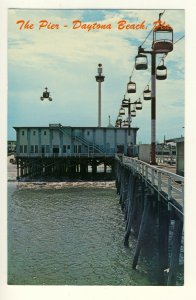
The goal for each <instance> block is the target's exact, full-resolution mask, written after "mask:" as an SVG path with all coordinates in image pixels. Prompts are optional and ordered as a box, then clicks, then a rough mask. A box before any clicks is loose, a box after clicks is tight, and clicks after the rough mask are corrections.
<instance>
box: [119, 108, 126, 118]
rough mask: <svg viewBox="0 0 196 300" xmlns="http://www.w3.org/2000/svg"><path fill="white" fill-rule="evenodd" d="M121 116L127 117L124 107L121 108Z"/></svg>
mask: <svg viewBox="0 0 196 300" xmlns="http://www.w3.org/2000/svg"><path fill="white" fill-rule="evenodd" d="M119 115H120V116H124V115H125V109H124V108H123V107H122V106H121V108H120V111H119Z"/></svg>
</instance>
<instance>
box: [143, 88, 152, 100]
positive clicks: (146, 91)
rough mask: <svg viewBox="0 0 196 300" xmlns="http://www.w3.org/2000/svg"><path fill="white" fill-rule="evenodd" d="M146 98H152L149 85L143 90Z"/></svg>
mask: <svg viewBox="0 0 196 300" xmlns="http://www.w3.org/2000/svg"><path fill="white" fill-rule="evenodd" d="M143 97H144V100H151V90H150V89H149V85H147V87H146V88H145V90H144V92H143Z"/></svg>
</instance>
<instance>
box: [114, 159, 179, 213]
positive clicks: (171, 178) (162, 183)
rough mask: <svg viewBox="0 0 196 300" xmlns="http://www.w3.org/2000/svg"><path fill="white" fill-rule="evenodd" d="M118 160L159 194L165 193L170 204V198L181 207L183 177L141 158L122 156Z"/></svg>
mask: <svg viewBox="0 0 196 300" xmlns="http://www.w3.org/2000/svg"><path fill="white" fill-rule="evenodd" d="M116 158H117V159H118V160H121V163H122V164H123V165H125V166H126V167H127V168H131V169H132V172H133V173H137V174H138V175H139V176H140V177H141V178H142V180H144V181H145V182H146V183H147V184H148V185H150V186H151V187H152V188H153V189H155V190H156V191H157V192H158V194H160V193H161V196H162V197H163V195H165V197H164V198H165V199H166V200H167V201H168V203H169V204H170V205H172V203H170V201H171V200H175V201H176V202H177V203H178V204H179V205H180V206H181V208H182V209H180V212H181V213H182V212H183V204H184V177H182V176H180V175H177V174H175V173H172V172H169V171H166V170H164V169H160V168H159V167H158V166H151V165H149V164H147V163H145V162H143V161H141V160H137V159H135V158H131V157H127V156H122V157H121V158H119V157H118V156H116Z"/></svg>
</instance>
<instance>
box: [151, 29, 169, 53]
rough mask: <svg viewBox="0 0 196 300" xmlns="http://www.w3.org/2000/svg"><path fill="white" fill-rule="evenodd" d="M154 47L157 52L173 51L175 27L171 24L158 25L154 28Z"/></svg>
mask: <svg viewBox="0 0 196 300" xmlns="http://www.w3.org/2000/svg"><path fill="white" fill-rule="evenodd" d="M152 49H153V50H154V52H155V53H168V52H171V51H173V29H172V28H171V27H169V26H167V27H165V26H157V27H156V28H155V29H154V30H153V43H152Z"/></svg>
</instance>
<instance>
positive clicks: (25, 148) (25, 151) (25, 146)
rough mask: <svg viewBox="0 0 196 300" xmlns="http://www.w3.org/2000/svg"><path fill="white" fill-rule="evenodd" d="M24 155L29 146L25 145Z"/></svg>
mask: <svg viewBox="0 0 196 300" xmlns="http://www.w3.org/2000/svg"><path fill="white" fill-rule="evenodd" d="M24 153H27V145H24Z"/></svg>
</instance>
